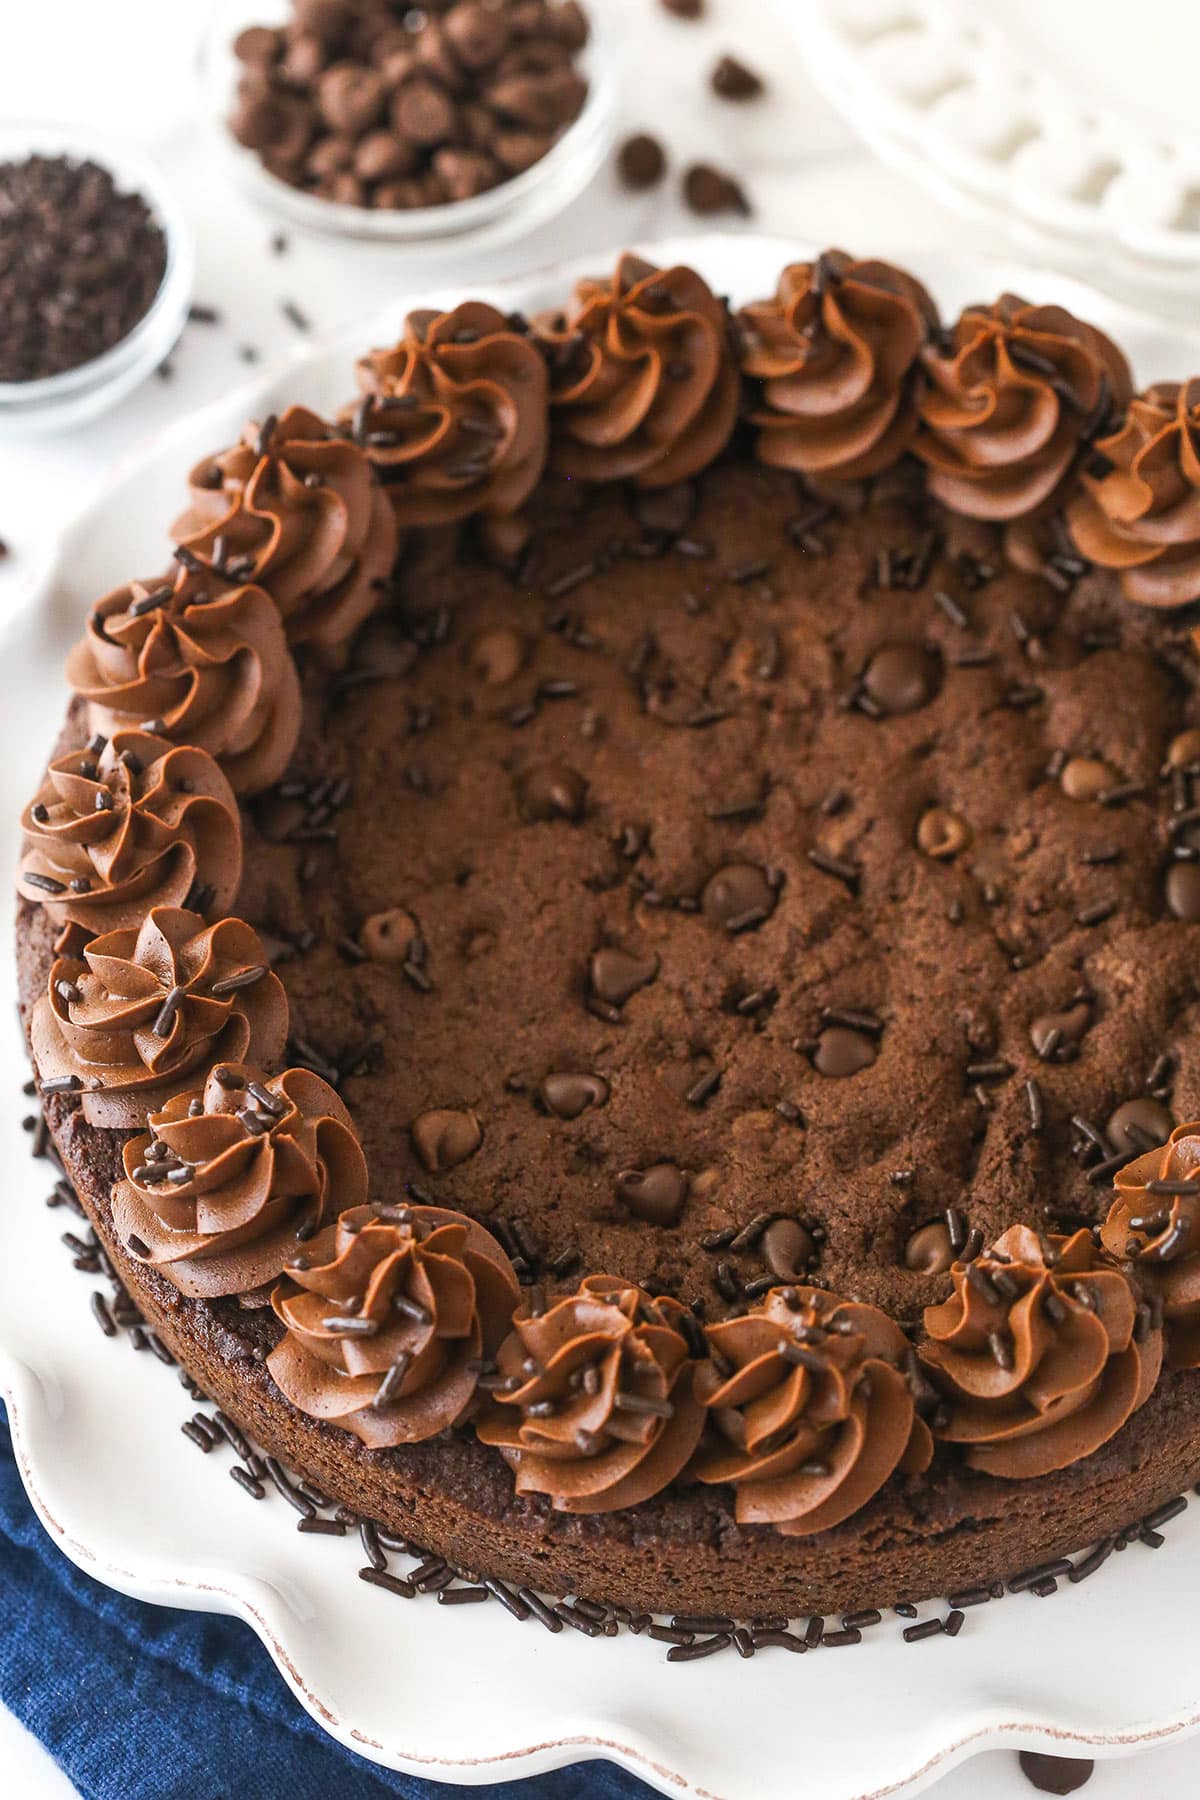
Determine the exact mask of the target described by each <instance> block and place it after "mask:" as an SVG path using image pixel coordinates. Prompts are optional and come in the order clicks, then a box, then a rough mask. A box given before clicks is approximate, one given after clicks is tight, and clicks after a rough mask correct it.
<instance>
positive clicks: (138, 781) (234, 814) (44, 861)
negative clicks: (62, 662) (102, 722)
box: [17, 731, 242, 932]
mask: <svg viewBox="0 0 1200 1800" xmlns="http://www.w3.org/2000/svg"><path fill="white" fill-rule="evenodd" d="M21 829H22V831H23V832H24V834H25V842H24V849H23V852H22V856H21V866H20V870H19V873H18V875H17V887H18V890H19V891H20V893H21V896H22V898H23V899H25V900H28V901H30V902H31V903H32V904H33V905H35V906H41V907H44V908H45V910H46V912H47V914H48V915H49V917H50V918H51V919H53V921H54V922H55V924H62V925H75V926H78V927H79V928H80V929H81V930H83V931H88V932H96V931H111V930H115V929H118V928H120V927H122V926H127V925H137V924H139V923H140V922H141V920H142V919H143V918H144V917H145V915H146V913H147V912H148V911H149V910H150V908H151V907H154V906H182V905H184V904H185V902H187V901H188V900H189V899H190V900H191V902H192V904H193V905H194V906H196V907H197V908H198V910H200V911H202V912H205V913H209V914H220V913H223V912H227V911H228V909H229V907H230V906H231V905H232V904H233V899H234V896H235V895H236V893H237V890H238V883H239V882H240V880H241V873H242V833H241V825H240V822H239V819H238V809H237V801H236V800H235V799H234V797H233V790H232V788H231V787H230V785H229V783H228V781H227V780H226V779H225V777H224V775H223V774H222V773H221V771H220V769H219V768H218V767H217V765H216V763H215V762H214V761H213V759H212V757H211V756H209V755H208V753H207V751H204V750H197V749H196V748H195V747H194V746H191V745H175V744H170V743H168V742H167V740H166V739H165V738H160V737H153V736H151V735H150V734H149V733H148V732H144V731H119V732H118V733H117V734H116V736H115V737H114V738H112V739H111V740H110V739H105V738H103V737H101V738H95V739H93V741H92V742H91V743H90V744H88V745H87V746H85V748H83V749H82V750H69V751H68V752H67V754H66V755H65V756H60V757H57V758H56V759H55V760H54V762H52V763H51V764H50V767H49V768H48V769H47V771H46V776H45V779H44V780H43V782H42V785H41V787H40V788H39V789H38V791H37V794H36V795H35V796H34V798H33V800H32V801H31V802H30V804H29V805H28V806H27V807H26V808H25V811H24V813H23V814H22V815H21ZM201 902H203V904H200V903H201Z"/></svg>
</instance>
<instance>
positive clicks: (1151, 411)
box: [1067, 377, 1200, 606]
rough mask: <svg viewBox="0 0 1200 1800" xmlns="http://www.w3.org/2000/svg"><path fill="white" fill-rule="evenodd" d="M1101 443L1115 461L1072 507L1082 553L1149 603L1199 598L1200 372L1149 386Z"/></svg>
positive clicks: (1088, 477) (1088, 479) (1087, 480)
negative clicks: (1116, 573) (1111, 571)
mask: <svg viewBox="0 0 1200 1800" xmlns="http://www.w3.org/2000/svg"><path fill="white" fill-rule="evenodd" d="M1096 450H1097V451H1098V453H1099V454H1100V456H1102V457H1103V458H1105V459H1106V460H1107V463H1108V464H1109V467H1108V468H1107V470H1105V472H1104V473H1102V474H1092V473H1087V472H1085V473H1084V475H1083V477H1082V481H1081V491H1080V493H1079V494H1078V495H1076V497H1075V499H1074V500H1073V501H1072V502H1071V505H1070V506H1069V508H1068V509H1067V523H1068V525H1069V527H1070V531H1071V536H1072V538H1073V539H1074V541H1075V544H1076V547H1077V548H1078V550H1079V551H1080V553H1081V555H1083V556H1086V557H1087V558H1088V560H1089V561H1090V562H1094V563H1098V564H1099V565H1100V567H1101V568H1104V569H1116V570H1118V571H1119V572H1120V576H1121V588H1122V590H1123V592H1124V593H1125V595H1126V596H1127V598H1128V599H1130V600H1136V601H1138V602H1139V604H1141V605H1142V606H1183V605H1185V604H1186V603H1187V602H1188V601H1190V600H1198V599H1200V380H1197V379H1196V378H1195V377H1193V379H1192V380H1191V381H1182V382H1181V381H1163V382H1159V383H1158V384H1157V385H1156V386H1154V387H1150V388H1147V389H1146V391H1145V393H1143V394H1140V395H1138V397H1137V398H1136V399H1135V400H1133V401H1132V402H1131V404H1130V407H1129V411H1128V412H1127V413H1126V415H1125V417H1124V419H1123V420H1122V422H1121V424H1120V426H1119V427H1118V429H1117V430H1116V431H1114V432H1113V433H1112V435H1111V436H1109V437H1104V438H1100V439H1098V440H1097V443H1096Z"/></svg>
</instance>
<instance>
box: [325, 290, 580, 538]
mask: <svg viewBox="0 0 1200 1800" xmlns="http://www.w3.org/2000/svg"><path fill="white" fill-rule="evenodd" d="M358 382H359V387H360V389H361V390H362V394H363V399H362V401H361V402H360V403H359V405H358V407H357V408H355V410H354V412H353V413H352V415H351V417H350V424H351V429H352V433H353V436H354V440H355V442H356V443H360V444H362V446H363V447H364V449H365V450H366V452H367V455H368V456H369V457H370V459H371V462H372V463H373V465H374V467H375V469H376V470H377V472H378V475H379V478H380V480H381V481H382V483H383V486H384V491H385V492H386V494H387V497H388V499H389V501H390V502H391V506H392V511H393V512H394V514H395V516H396V520H397V523H398V524H399V525H400V526H401V527H407V526H410V525H453V524H456V523H457V522H458V521H460V520H462V519H468V518H471V517H472V516H473V515H476V514H479V515H482V516H483V517H484V518H487V519H504V518H507V517H508V516H509V515H511V514H512V513H515V512H517V511H518V509H519V508H520V507H521V506H523V505H524V503H525V501H526V500H527V499H528V498H529V496H530V494H531V493H532V491H533V489H534V487H535V486H536V485H537V482H538V479H539V478H540V476H541V473H542V469H543V467H544V466H545V461H546V367H545V364H544V362H543V361H542V358H541V356H540V355H539V354H538V351H537V350H536V349H535V347H534V345H533V344H532V343H531V342H530V339H529V337H528V336H527V335H525V334H524V333H523V332H521V331H517V330H514V329H513V325H512V322H511V321H510V320H509V319H508V318H506V317H505V315H504V314H503V313H501V312H498V311H497V310H496V308H495V307H494V306H485V305H484V304H483V302H482V301H477V300H470V301H466V302H465V303H464V304H463V305H462V306H456V307H455V308H454V310H453V312H448V313H433V312H415V313H410V314H409V316H408V319H407V320H406V322H405V327H404V336H403V337H402V338H401V340H400V342H399V343H398V344H397V345H396V346H395V347H394V348H393V349H390V350H373V351H372V352H371V354H370V355H369V356H366V357H364V358H363V360H362V361H361V362H360V363H359V364H358Z"/></svg>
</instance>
